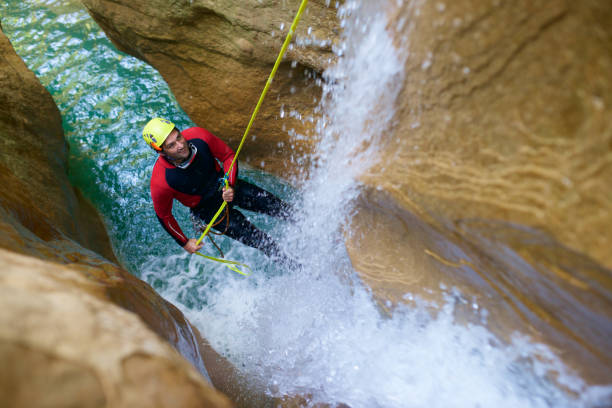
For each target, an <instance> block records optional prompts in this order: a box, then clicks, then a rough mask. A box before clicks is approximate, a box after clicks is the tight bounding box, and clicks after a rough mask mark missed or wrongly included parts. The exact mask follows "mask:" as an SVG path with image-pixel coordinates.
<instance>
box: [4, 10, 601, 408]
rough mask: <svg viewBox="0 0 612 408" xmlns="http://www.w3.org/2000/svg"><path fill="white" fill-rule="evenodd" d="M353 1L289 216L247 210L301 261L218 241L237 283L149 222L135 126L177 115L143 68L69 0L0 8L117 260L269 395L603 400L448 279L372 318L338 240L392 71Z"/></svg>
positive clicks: (378, 402)
mask: <svg viewBox="0 0 612 408" xmlns="http://www.w3.org/2000/svg"><path fill="white" fill-rule="evenodd" d="M400 3H401V2H400ZM363 4H365V5H361V3H359V2H352V1H347V2H346V6H345V7H344V8H342V9H341V10H340V15H341V17H342V18H344V27H345V30H346V31H347V33H349V34H347V38H345V41H344V43H343V44H342V45H341V47H340V49H339V50H337V51H338V53H342V54H343V55H344V58H343V59H341V60H340V63H339V64H338V65H337V66H335V67H333V68H332V69H330V70H329V72H328V73H326V77H327V78H329V79H330V81H328V82H329V83H330V84H335V83H338V84H340V85H338V86H337V87H336V86H334V85H329V86H325V89H324V91H325V93H326V97H324V98H322V99H323V100H325V101H327V102H324V103H322V105H321V107H320V108H321V111H322V112H323V114H322V117H321V119H320V121H319V124H318V132H319V136H320V139H321V144H320V146H319V147H318V149H317V151H318V156H317V157H316V160H315V161H316V162H317V168H316V169H312V171H311V174H312V176H311V178H310V179H309V180H301V181H303V186H304V187H303V188H302V190H301V191H300V192H299V196H300V202H301V204H302V205H301V206H300V207H301V211H300V213H299V214H298V215H297V218H298V220H297V221H296V223H295V224H289V225H287V224H284V223H277V222H276V221H275V220H274V219H270V218H268V217H265V216H259V215H254V214H250V215H249V216H250V218H251V219H253V220H254V222H255V223H256V224H257V225H259V226H260V227H261V228H263V229H266V230H267V231H268V232H269V233H270V234H272V235H273V236H274V237H276V238H277V239H278V240H279V241H281V242H282V243H283V245H284V246H285V247H286V248H287V249H288V250H289V251H290V252H291V253H292V254H294V255H296V256H298V257H299V258H301V259H302V260H303V261H304V264H305V269H304V271H284V270H280V269H278V268H277V267H276V265H274V264H273V263H271V262H270V261H269V260H267V259H266V257H265V256H263V255H262V254H261V253H259V252H258V251H256V250H254V249H251V248H247V247H245V246H243V245H240V244H234V245H233V244H232V242H230V241H229V240H228V239H225V238H222V239H221V240H220V241H221V245H222V247H223V249H224V250H225V251H226V253H227V256H228V257H229V258H232V259H237V260H241V261H246V262H247V263H248V264H249V265H251V267H253V269H254V274H253V276H251V277H249V278H248V279H245V278H243V277H241V276H239V275H237V274H235V273H233V272H231V271H228V270H227V269H225V268H224V267H223V266H219V265H216V264H211V263H208V262H207V261H204V260H201V259H200V258H198V257H189V256H187V254H186V253H185V252H184V251H182V250H181V249H180V248H179V247H178V246H177V245H176V244H175V243H174V241H173V240H172V239H171V238H170V237H169V236H167V234H166V233H165V231H164V230H163V229H162V228H161V227H160V226H159V224H158V222H157V219H156V218H155V215H154V213H153V209H152V206H151V202H150V198H149V191H148V182H149V174H150V170H151V167H152V165H153V162H154V160H155V154H154V153H153V152H152V151H151V150H150V149H149V148H148V147H146V146H145V145H144V143H143V142H142V140H141V138H140V132H141V129H142V126H143V125H144V123H146V121H147V120H148V119H149V118H150V117H152V116H164V117H168V118H172V119H173V120H174V121H175V122H176V123H177V124H178V125H179V126H180V127H187V126H190V125H192V123H191V121H190V120H189V118H188V117H187V116H186V115H185V113H184V112H183V111H182V110H181V108H180V106H179V105H178V104H177V102H176V100H175V99H174V97H173V95H172V93H171V92H170V90H169V89H168V86H167V84H166V83H165V82H164V81H163V79H162V78H161V76H160V75H159V73H158V72H157V71H155V69H153V68H151V67H150V66H148V65H146V64H144V63H143V62H141V61H139V60H137V59H135V58H132V57H130V56H127V55H125V54H122V53H121V52H119V51H117V50H116V49H115V48H114V47H113V46H112V44H111V43H110V42H109V41H108V39H107V38H106V37H105V35H104V33H103V32H101V30H100V29H99V27H98V26H97V25H96V24H95V23H94V22H93V21H92V20H91V18H90V17H89V15H88V14H87V12H86V11H85V10H84V9H83V8H82V6H81V5H80V4H79V3H78V2H76V1H61V0H53V1H52V0H49V1H32V0H27V1H20V0H9V1H8V2H7V1H5V2H3V3H2V4H0V16H1V17H0V18H1V22H2V26H3V29H4V32H5V33H6V34H7V36H8V37H9V39H10V40H11V42H12V43H13V46H14V47H15V49H16V51H17V53H18V54H19V55H20V56H21V57H22V58H23V59H24V60H25V61H26V63H27V65H28V66H29V67H30V68H31V69H32V70H33V71H34V73H35V74H36V75H37V76H38V77H39V78H40V80H41V82H42V83H43V85H44V86H45V87H46V88H47V89H48V90H49V91H50V93H51V94H52V96H53V98H54V99H55V101H56V103H57V105H58V107H59V109H60V111H61V113H62V117H63V121H64V130H65V133H66V138H67V140H68V141H69V144H70V149H71V151H70V157H69V172H70V178H71V180H72V181H73V183H74V184H75V185H76V186H78V187H79V188H81V189H82V190H83V191H84V192H85V194H86V196H87V197H89V198H90V199H91V200H92V201H93V202H94V204H95V205H96V206H97V207H98V208H99V210H100V211H101V213H102V215H103V217H104V219H105V221H106V225H107V228H108V229H109V233H110V236H111V240H112V244H113V246H114V249H115V252H116V254H117V256H118V258H119V259H120V260H121V262H122V263H123V264H124V265H125V266H126V267H127V268H128V269H129V270H130V272H131V273H133V274H135V275H136V276H139V277H141V278H143V279H145V280H146V281H148V282H149V283H151V284H152V285H153V286H154V287H155V288H156V289H157V290H158V291H159V292H160V293H161V294H162V295H163V296H164V297H165V298H167V299H169V300H170V301H172V302H173V303H174V304H176V305H177V306H178V307H179V308H181V310H182V311H183V312H184V313H185V314H186V315H187V316H188V317H189V319H190V321H191V322H193V323H195V324H196V325H197V326H198V328H199V329H200V330H201V331H202V333H204V334H205V336H206V337H207V338H208V340H209V341H210V342H211V344H212V345H213V346H214V347H215V348H216V349H217V351H219V352H220V353H222V354H223V355H225V356H226V357H227V358H229V359H230V360H231V361H233V362H234V363H235V364H236V366H237V367H241V369H243V370H244V371H245V373H246V374H247V375H248V376H249V377H251V378H254V379H255V380H256V381H258V382H259V383H262V384H264V385H265V387H266V390H267V392H268V393H269V394H271V395H279V396H280V395H286V394H310V395H312V397H313V401H314V402H331V403H334V402H344V403H348V404H349V405H351V406H354V407H420V406H427V407H447V406H455V407H474V406H482V407H492V406H496V407H518V406H520V407H573V406H597V405H598V404H601V403H602V402H603V403H604V404H605V401H606V399H607V400H609V398H610V390H609V389H605V388H603V387H590V386H588V385H587V384H585V383H584V382H583V381H582V380H581V379H580V378H577V377H575V376H573V375H572V374H571V372H567V370H566V369H565V367H564V366H563V364H562V363H561V362H560V361H559V360H558V359H557V357H556V356H555V355H554V354H553V353H552V352H551V351H550V350H548V349H547V348H546V347H545V346H543V345H539V344H533V343H530V342H529V340H528V339H525V338H524V337H521V336H515V338H514V340H513V341H512V343H511V344H503V343H502V342H501V341H499V340H498V339H496V338H495V337H494V336H493V335H492V334H491V333H489V332H488V331H487V330H486V329H485V328H484V323H485V322H486V311H484V310H483V309H482V308H478V307H475V310H477V312H475V313H477V316H476V317H475V319H474V321H479V320H480V321H482V322H483V325H482V326H480V325H468V326H465V325H458V324H455V322H454V319H453V316H454V313H453V312H454V305H455V304H459V303H465V302H471V300H470V299H465V298H464V297H463V296H462V295H461V293H458V292H457V291H454V290H452V289H449V290H448V294H447V297H446V303H445V304H443V305H431V304H427V303H425V302H420V301H419V300H418V299H416V300H417V301H416V306H415V307H412V308H408V307H405V306H400V307H399V308H398V309H397V311H396V312H395V313H394V315H393V317H392V318H387V317H384V316H381V315H380V313H379V311H378V309H377V307H376V304H375V303H374V302H373V301H372V299H371V296H370V293H369V291H368V290H367V289H366V288H363V287H362V286H361V284H360V282H359V280H358V279H357V278H356V276H355V273H354V271H353V270H352V268H351V265H350V260H349V259H348V256H347V255H346V251H345V249H344V245H343V236H344V234H345V233H350V214H351V211H352V207H351V203H352V202H353V201H354V200H355V199H357V198H358V197H359V184H358V183H357V182H356V181H355V180H356V179H357V178H358V176H359V174H360V172H363V171H366V170H367V165H368V164H367V163H368V157H369V156H371V155H372V154H374V153H375V149H376V146H377V145H378V144H381V143H384V142H385V141H384V140H383V139H382V134H383V133H384V131H383V130H384V129H385V126H388V124H389V123H390V120H391V119H392V117H393V114H394V109H395V106H394V98H395V95H396V93H397V90H398V89H399V87H398V86H397V84H396V83H395V82H394V81H400V80H401V77H402V75H403V73H402V71H401V70H402V59H401V55H399V53H397V52H396V50H395V48H394V41H393V38H392V36H391V35H390V33H389V32H388V31H387V24H386V20H385V16H384V15H383V14H381V13H380V12H379V10H378V8H380V9H389V8H391V3H389V4H387V2H385V4H377V5H376V6H374V5H370V6H367V2H366V3H363ZM372 4H373V3H372ZM348 38H351V39H352V40H351V41H349V40H348ZM368 100H371V101H376V104H375V103H363V101H368ZM373 107H382V109H379V110H378V111H377V112H378V113H374V112H373V110H375V109H373ZM376 115H378V116H376ZM368 123H375V124H376V129H378V133H376V132H375V130H373V129H372V128H371V126H369V125H368ZM381 129H382V130H381ZM364 146H366V148H364ZM364 149H365V150H364ZM354 163H357V164H359V163H361V164H360V165H359V166H357V165H356V164H354ZM363 163H366V164H365V165H364V164H363ZM241 174H242V175H243V176H245V177H246V178H247V179H250V180H251V181H255V182H256V183H258V184H260V185H262V186H263V187H265V188H267V189H269V190H271V191H273V192H275V193H277V194H279V195H281V196H283V197H285V198H287V199H293V198H294V197H295V195H296V191H294V190H293V189H292V188H291V187H290V186H289V185H288V184H287V183H286V182H284V181H283V180H280V179H277V178H274V177H272V176H270V175H268V174H265V173H263V172H260V171H255V170H251V169H247V168H245V167H244V166H242V168H241ZM175 215H176V216H177V219H178V220H179V223H181V226H182V227H183V229H184V230H185V232H188V231H191V228H190V226H189V222H188V221H187V212H186V211H185V209H183V208H182V207H180V206H178V205H177V206H175ZM210 253H212V254H214V252H213V251H210ZM406 299H413V298H412V295H411V294H406ZM476 306H478V305H476ZM432 307H433V308H436V310H437V315H436V317H432V316H431V315H430V313H429V312H428V310H430V309H431V308H432ZM551 372H554V373H555V374H554V375H553V378H555V377H556V378H557V382H551V381H550V378H551V376H550V373H551ZM559 384H562V386H561V387H560V386H559ZM564 389H569V390H572V391H573V392H574V393H575V396H572V395H568V394H567V393H566V392H565V391H564Z"/></svg>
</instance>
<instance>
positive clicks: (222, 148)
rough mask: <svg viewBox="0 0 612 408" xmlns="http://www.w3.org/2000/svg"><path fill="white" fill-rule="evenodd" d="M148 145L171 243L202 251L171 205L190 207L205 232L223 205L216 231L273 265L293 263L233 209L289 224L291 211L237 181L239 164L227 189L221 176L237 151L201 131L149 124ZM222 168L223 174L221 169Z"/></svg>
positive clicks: (159, 210) (155, 194)
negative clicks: (155, 155) (154, 155)
mask: <svg viewBox="0 0 612 408" xmlns="http://www.w3.org/2000/svg"><path fill="white" fill-rule="evenodd" d="M142 136H143V138H144V140H145V142H146V143H147V144H148V145H149V146H150V147H152V148H153V149H154V150H155V151H156V152H157V153H158V154H159V157H158V158H157V160H156V162H155V165H154V166H153V174H152V175H151V198H152V199H153V208H154V210H155V214H156V215H157V218H158V219H159V222H160V223H161V225H162V226H163V227H164V229H165V230H166V231H167V232H168V234H170V236H171V237H172V238H174V240H175V241H176V242H177V243H178V244H179V245H180V246H181V247H182V248H183V249H184V250H185V251H187V252H189V253H190V254H193V253H194V252H196V251H198V250H199V249H200V248H201V247H202V245H203V244H202V243H200V244H197V243H196V241H197V240H196V239H195V238H188V237H187V236H186V235H185V234H184V233H183V231H182V230H181V228H180V227H179V225H178V223H177V221H176V219H175V218H174V216H173V215H172V204H173V201H174V200H178V201H179V202H180V203H181V204H183V205H185V206H187V207H189V211H190V213H191V217H192V221H194V226H195V227H196V229H197V230H200V231H203V229H204V227H205V223H208V222H210V220H211V219H212V218H213V216H214V215H215V213H216V212H217V210H218V209H219V207H220V206H221V204H222V200H224V201H226V202H227V203H228V205H227V207H226V208H227V209H228V210H227V213H226V214H225V216H222V217H220V219H221V221H220V222H219V221H217V222H215V224H216V225H214V226H213V228H214V229H215V230H217V231H219V232H221V233H224V234H225V235H227V236H229V237H230V238H233V239H235V240H238V241H240V242H242V243H243V244H246V245H248V246H250V247H253V248H257V249H259V250H261V251H263V252H264V253H265V254H266V255H267V256H269V257H271V258H272V259H274V260H281V261H289V262H293V261H290V260H289V259H288V258H287V257H286V256H285V255H284V254H283V252H282V251H281V249H280V248H279V247H278V245H277V244H276V242H274V240H272V238H271V237H270V236H269V235H268V234H266V233H265V232H263V231H261V230H259V229H258V228H257V227H255V226H254V225H253V224H251V223H250V222H249V221H248V220H247V219H246V217H245V216H244V215H243V214H242V213H241V212H240V211H238V210H237V209H236V208H235V206H238V207H241V208H243V209H245V210H250V211H256V212H259V213H265V214H269V215H273V216H275V217H279V218H282V219H287V217H288V216H289V208H290V206H289V205H288V204H287V203H285V202H284V201H282V200H280V199H279V198H278V197H276V196H275V195H273V194H272V193H270V192H268V191H266V190H264V189H262V188H260V187H258V186H256V185H254V184H251V183H248V182H246V181H244V180H239V179H238V163H234V166H233V168H232V170H231V172H230V174H229V175H228V182H229V187H225V184H224V182H223V177H224V175H225V173H226V172H227V171H228V169H229V167H230V164H231V163H232V160H233V159H234V152H233V151H232V149H230V148H229V146H228V145H227V144H225V143H224V142H223V141H222V140H221V139H219V138H218V137H216V136H215V135H213V134H212V133H211V132H209V131H208V130H206V129H203V128H201V127H191V128H189V129H185V130H183V131H181V130H179V129H178V128H177V127H176V126H175V125H174V123H172V122H170V121H168V120H166V119H162V118H154V119H151V120H150V121H149V122H148V123H147V124H146V125H145V127H144V129H143V131H142ZM219 162H221V163H222V164H223V170H222V169H221V166H220V165H219ZM228 217H229V218H228Z"/></svg>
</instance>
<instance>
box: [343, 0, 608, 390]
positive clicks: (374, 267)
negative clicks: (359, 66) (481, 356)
mask: <svg viewBox="0 0 612 408" xmlns="http://www.w3.org/2000/svg"><path fill="white" fill-rule="evenodd" d="M440 4H441V3H437V2H425V1H416V2H410V3H405V4H404V5H403V6H402V7H401V8H400V9H398V10H395V11H394V12H393V16H392V18H391V21H390V23H389V26H390V27H398V24H397V23H398V21H400V20H401V19H403V20H404V21H408V22H409V23H406V24H404V25H403V26H402V28H401V29H400V32H398V33H396V35H395V38H396V39H397V46H398V47H400V48H401V50H402V51H403V52H406V51H408V50H409V51H410V54H409V55H408V56H407V58H406V62H405V67H404V69H405V75H406V79H405V81H404V83H403V84H401V86H402V90H401V93H400V96H399V97H398V101H397V103H396V106H397V113H396V120H397V124H396V125H395V126H394V128H393V129H392V130H391V136H390V138H389V143H388V145H387V146H385V147H384V148H383V150H382V151H381V152H380V156H379V160H380V163H382V164H384V166H383V165H375V166H373V168H372V171H370V172H368V173H367V174H365V175H364V176H363V182H364V183H365V184H366V186H367V188H366V191H365V192H364V194H363V195H362V197H361V200H360V205H359V207H360V209H359V211H358V213H357V216H356V217H355V219H354V220H353V224H352V225H353V227H354V230H353V233H352V234H351V236H350V237H349V239H348V246H349V252H350V255H351V259H352V260H353V263H354V266H355V267H356V268H357V269H358V270H359V271H360V272H361V273H362V276H363V277H364V279H365V280H366V281H367V282H368V283H369V284H370V285H371V286H372V287H373V289H374V291H375V293H376V294H377V296H378V297H379V298H380V299H384V300H387V299H390V300H392V301H393V302H398V301H401V300H402V296H403V295H404V294H405V293H406V292H411V293H417V294H421V295H423V296H425V297H434V298H438V299H439V296H438V294H440V292H441V290H440V283H444V284H445V285H446V287H448V288H450V287H452V286H456V287H458V288H459V289H461V291H462V293H463V294H464V296H465V297H466V298H467V299H472V300H473V302H472V301H470V302H468V303H469V304H466V305H465V307H466V310H469V309H470V308H471V303H476V304H477V305H480V307H483V306H484V307H486V308H487V310H489V312H491V315H490V317H489V319H488V322H489V326H490V327H492V328H493V329H494V330H495V331H496V332H498V333H501V334H502V335H503V336H505V335H507V334H508V333H510V332H511V331H512V330H519V331H521V332H524V333H527V334H529V335H531V336H532V337H533V338H535V339H536V340H539V341H544V342H546V343H548V344H551V345H552V346H553V349H554V350H556V352H557V353H558V354H559V355H560V356H561V357H562V358H563V359H564V360H565V361H566V362H569V363H571V365H573V366H574V367H576V368H578V369H579V371H580V372H581V373H582V374H583V375H585V376H587V378H589V379H590V380H591V381H593V382H596V383H597V382H598V383H605V382H606V381H609V379H610V377H609V375H610V371H609V367H610V364H611V363H612V353H611V351H612V347H610V346H611V343H610V339H612V275H611V268H612V253H611V252H610V247H611V245H612V232H611V231H610V225H611V223H612V216H611V215H612V189H610V186H611V184H610V180H612V81H611V77H610V70H611V68H612V52H610V51H611V50H612V26H611V25H610V24H609V22H610V21H612V3H610V2H606V1H585V2H581V3H580V4H578V3H574V2H569V1H563V0H555V1H518V0H517V1H511V2H476V1H468V0H462V1H456V2H447V3H445V4H443V5H442V6H440ZM424 289H426V290H429V291H432V292H433V293H431V294H430V293H427V292H425V291H424Z"/></svg>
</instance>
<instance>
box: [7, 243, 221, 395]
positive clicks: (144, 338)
mask: <svg viewBox="0 0 612 408" xmlns="http://www.w3.org/2000/svg"><path fill="white" fill-rule="evenodd" d="M0 269H1V270H2V274H1V275H0V303H1V305H0V306H1V307H0V356H2V361H3V364H2V368H0V398H1V399H2V401H3V403H5V404H7V406H11V407H36V406H62V407H69V406H74V407H77V406H78V407H85V406H87V407H88V406H91V407H98V406H108V407H151V406H181V407H201V406H216V407H229V406H230V405H231V404H230V403H229V400H227V398H226V397H224V396H223V395H222V394H220V393H218V392H216V391H214V390H213V389H212V388H211V387H210V386H209V385H208V384H207V383H206V381H205V380H204V378H203V377H202V376H201V375H200V374H199V373H198V372H197V371H196V370H195V369H194V368H193V367H192V366H191V365H190V364H189V363H188V362H187V361H185V360H184V359H183V358H182V357H181V356H180V355H179V354H178V353H177V352H176V350H175V349H174V348H172V347H171V346H170V345H169V344H168V343H167V342H165V341H164V340H162V338H161V337H159V336H157V335H155V334H154V333H153V332H152V331H151V330H150V329H149V328H148V327H147V326H146V325H145V324H144V322H143V321H142V320H141V319H140V318H139V317H138V316H137V315H136V314H133V313H130V312H128V311H126V310H124V309H121V308H119V307H117V306H115V305H113V304H112V303H110V302H108V301H106V300H105V299H104V300H102V299H100V298H98V297H96V296H93V295H91V294H89V293H88V292H94V293H95V292H100V291H101V288H102V287H101V285H97V284H96V283H94V282H92V281H91V280H88V279H87V278H85V277H83V276H82V274H80V273H78V272H77V271H75V270H71V269H70V268H66V267H64V266H61V265H58V264H54V263H52V262H48V261H40V260H37V259H34V258H31V257H26V256H23V255H17V254H15V253H13V252H9V251H6V250H4V249H0Z"/></svg>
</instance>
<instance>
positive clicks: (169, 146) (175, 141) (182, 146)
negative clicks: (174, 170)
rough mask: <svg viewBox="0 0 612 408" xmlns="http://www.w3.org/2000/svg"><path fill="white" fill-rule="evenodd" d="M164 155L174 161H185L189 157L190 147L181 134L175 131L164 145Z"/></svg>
mask: <svg viewBox="0 0 612 408" xmlns="http://www.w3.org/2000/svg"><path fill="white" fill-rule="evenodd" d="M162 153H164V154H165V155H166V156H168V158H170V159H172V160H174V161H178V162H180V161H183V160H186V159H187V158H188V157H189V145H188V144H187V139H185V138H184V137H183V135H182V134H181V132H179V131H178V130H177V129H174V130H173V131H172V132H170V135H168V137H167V138H166V140H165V141H164V143H163V144H162Z"/></svg>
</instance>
